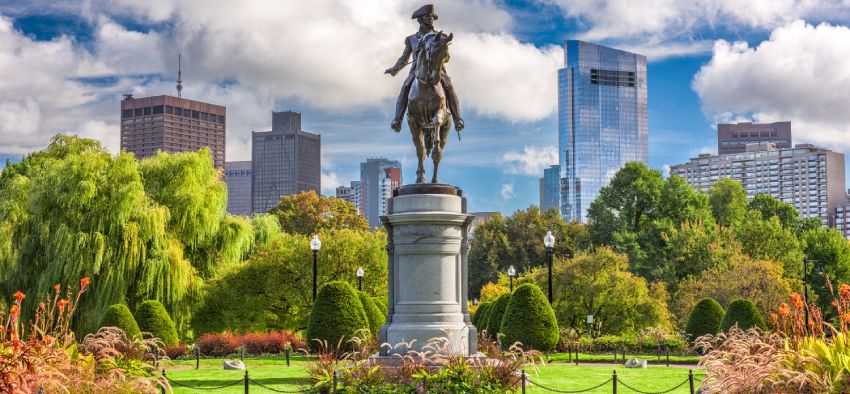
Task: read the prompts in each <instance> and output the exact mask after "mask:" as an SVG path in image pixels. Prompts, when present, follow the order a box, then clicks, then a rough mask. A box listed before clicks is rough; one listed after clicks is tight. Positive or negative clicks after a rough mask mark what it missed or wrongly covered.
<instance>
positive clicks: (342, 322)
mask: <svg viewBox="0 0 850 394" xmlns="http://www.w3.org/2000/svg"><path fill="white" fill-rule="evenodd" d="M363 329H366V330H368V329H369V319H368V317H366V311H365V310H364V309H363V304H362V303H361V302H360V299H359V298H358V297H357V290H354V288H353V287H351V285H350V284H348V283H346V282H340V281H335V282H329V283H327V284H325V285H323V286H322V287H321V289H319V294H318V295H317V296H316V303H315V304H314V305H313V309H312V310H311V311H310V321H309V322H308V323H307V340H308V345H309V346H310V348H311V349H314V350H315V349H319V347H320V343H319V342H318V341H325V342H327V346H328V347H330V348H334V349H335V348H337V346H339V347H340V349H339V350H343V351H348V350H349V349H351V344H350V343H348V341H349V340H350V339H351V338H352V337H355V336H358V335H359V333H358V332H359V331H361V330H363ZM316 340H318V341H316Z"/></svg>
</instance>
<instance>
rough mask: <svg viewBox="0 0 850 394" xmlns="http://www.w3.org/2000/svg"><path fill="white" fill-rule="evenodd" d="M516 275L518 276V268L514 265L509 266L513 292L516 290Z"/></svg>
mask: <svg viewBox="0 0 850 394" xmlns="http://www.w3.org/2000/svg"><path fill="white" fill-rule="evenodd" d="M514 276H516V268H514V266H510V267H508V277H509V278H511V279H510V280H511V293H513V292H514Z"/></svg>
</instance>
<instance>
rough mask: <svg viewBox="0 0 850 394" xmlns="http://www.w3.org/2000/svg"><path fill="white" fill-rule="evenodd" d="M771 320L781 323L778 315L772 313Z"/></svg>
mask: <svg viewBox="0 0 850 394" xmlns="http://www.w3.org/2000/svg"><path fill="white" fill-rule="evenodd" d="M770 318H771V319H773V321H779V316H777V315H776V313H771V314H770Z"/></svg>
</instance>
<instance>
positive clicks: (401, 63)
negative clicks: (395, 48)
mask: <svg viewBox="0 0 850 394" xmlns="http://www.w3.org/2000/svg"><path fill="white" fill-rule="evenodd" d="M412 53H413V49H412V48H411V47H410V39H409V38H405V39H404V52H402V53H401V57H399V58H398V60H396V62H395V64H394V65H393V66H392V67H390V68H388V69H387V70H386V71H384V74H390V75H392V76H395V75H396V74H398V72H399V71H401V69H403V68H404V67H405V66H407V65H408V62H409V60H410V55H411V54H412Z"/></svg>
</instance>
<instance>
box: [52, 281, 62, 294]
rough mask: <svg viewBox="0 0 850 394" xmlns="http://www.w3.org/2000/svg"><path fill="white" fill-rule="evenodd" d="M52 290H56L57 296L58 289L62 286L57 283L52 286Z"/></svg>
mask: <svg viewBox="0 0 850 394" xmlns="http://www.w3.org/2000/svg"><path fill="white" fill-rule="evenodd" d="M53 288H54V289H56V294H59V289H61V288H62V286H61V285H60V284H58V283H57V284H55V285H53Z"/></svg>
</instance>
